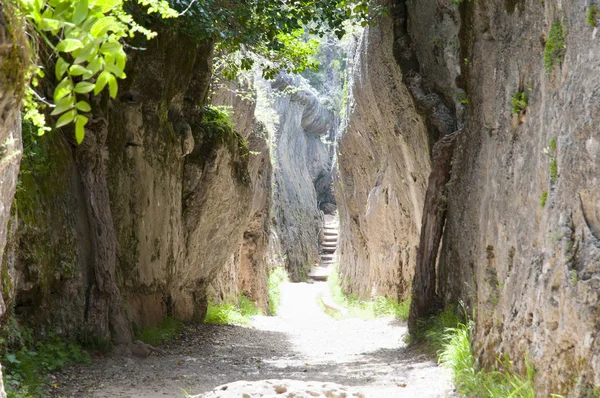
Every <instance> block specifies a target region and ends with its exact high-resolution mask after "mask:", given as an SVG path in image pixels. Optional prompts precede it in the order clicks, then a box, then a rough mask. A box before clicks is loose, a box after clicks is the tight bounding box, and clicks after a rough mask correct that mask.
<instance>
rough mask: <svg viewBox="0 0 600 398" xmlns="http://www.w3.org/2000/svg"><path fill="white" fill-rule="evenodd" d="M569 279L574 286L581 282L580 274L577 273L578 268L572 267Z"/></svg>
mask: <svg viewBox="0 0 600 398" xmlns="http://www.w3.org/2000/svg"><path fill="white" fill-rule="evenodd" d="M569 281H570V282H571V285H573V286H575V285H576V284H577V282H579V274H578V273H577V270H576V269H572V270H571V271H569Z"/></svg>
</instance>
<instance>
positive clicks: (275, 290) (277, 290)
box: [268, 267, 289, 315]
mask: <svg viewBox="0 0 600 398" xmlns="http://www.w3.org/2000/svg"><path fill="white" fill-rule="evenodd" d="M288 281H289V277H288V274H287V271H286V270H285V268H283V267H275V268H273V269H272V270H271V272H269V279H268V289H269V315H277V308H279V305H280V304H281V284H282V283H283V282H288Z"/></svg>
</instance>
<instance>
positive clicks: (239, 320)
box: [204, 295, 262, 325]
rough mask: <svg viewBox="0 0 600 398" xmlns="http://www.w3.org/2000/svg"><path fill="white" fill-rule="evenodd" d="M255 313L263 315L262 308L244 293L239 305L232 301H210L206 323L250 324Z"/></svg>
mask: <svg viewBox="0 0 600 398" xmlns="http://www.w3.org/2000/svg"><path fill="white" fill-rule="evenodd" d="M254 315H262V312H261V311H260V309H258V308H257V307H256V305H255V304H254V303H253V302H252V300H250V299H249V298H247V297H246V296H244V295H240V297H239V298H238V305H237V306H236V305H234V304H232V303H212V302H209V303H208V308H207V310H206V317H205V318H204V322H205V323H215V324H221V325H248V324H249V323H250V321H249V318H250V317H251V316H254Z"/></svg>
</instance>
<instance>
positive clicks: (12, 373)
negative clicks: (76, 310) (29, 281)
mask: <svg viewBox="0 0 600 398" xmlns="http://www.w3.org/2000/svg"><path fill="white" fill-rule="evenodd" d="M8 329H9V336H8V337H7V338H0V348H1V351H2V354H0V362H1V363H2V364H3V369H4V372H5V374H4V386H5V387H6V393H7V396H8V398H34V397H41V396H43V395H44V392H45V389H46V388H47V387H48V386H49V385H50V380H49V379H48V378H47V375H48V373H50V372H55V371H58V370H60V369H62V368H63V367H64V366H66V365H69V364H73V363H90V358H89V355H88V353H87V351H85V350H83V349H82V348H81V346H80V345H79V344H77V343H74V342H72V341H66V340H63V339H61V338H60V337H58V336H56V335H55V334H53V333H50V334H49V335H48V337H46V338H44V339H43V340H39V341H36V340H35V339H34V338H33V333H32V331H31V330H30V329H28V328H26V327H23V326H21V327H16V324H15V323H12V324H11V325H10V326H9V328H8Z"/></svg>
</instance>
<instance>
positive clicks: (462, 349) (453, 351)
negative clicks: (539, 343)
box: [411, 308, 535, 398]
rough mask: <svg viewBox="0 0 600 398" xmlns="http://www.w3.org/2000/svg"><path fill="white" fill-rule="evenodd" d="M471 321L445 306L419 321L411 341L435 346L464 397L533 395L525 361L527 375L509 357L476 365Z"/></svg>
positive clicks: (529, 369)
mask: <svg viewBox="0 0 600 398" xmlns="http://www.w3.org/2000/svg"><path fill="white" fill-rule="evenodd" d="M472 327H473V323H472V322H470V321H468V318H467V316H466V314H464V313H463V314H458V313H457V311H455V310H454V309H451V308H448V309H446V310H445V311H443V312H441V313H440V314H438V315H436V316H434V317H432V318H430V319H429V320H427V321H424V322H422V323H421V326H420V327H419V329H418V331H417V333H415V334H414V335H412V336H411V339H412V340H413V342H423V343H426V344H427V346H428V348H430V349H432V350H435V352H436V353H437V355H438V361H439V363H440V364H441V365H442V366H444V367H447V368H449V369H451V370H452V372H453V376H454V382H455V384H456V388H457V390H458V392H459V393H461V394H464V395H465V396H466V397H469V398H471V397H478V398H499V397H521V398H534V397H535V395H534V390H533V376H534V373H535V371H534V368H533V366H531V364H530V363H529V362H527V361H526V369H527V370H526V375H525V376H521V375H519V374H517V373H515V372H514V371H513V370H512V369H511V362H510V360H509V359H508V358H504V359H502V360H499V361H498V368H494V369H491V370H485V369H481V370H478V369H477V368H476V363H475V358H474V357H473V353H472V352H471V338H470V336H471V329H472Z"/></svg>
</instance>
